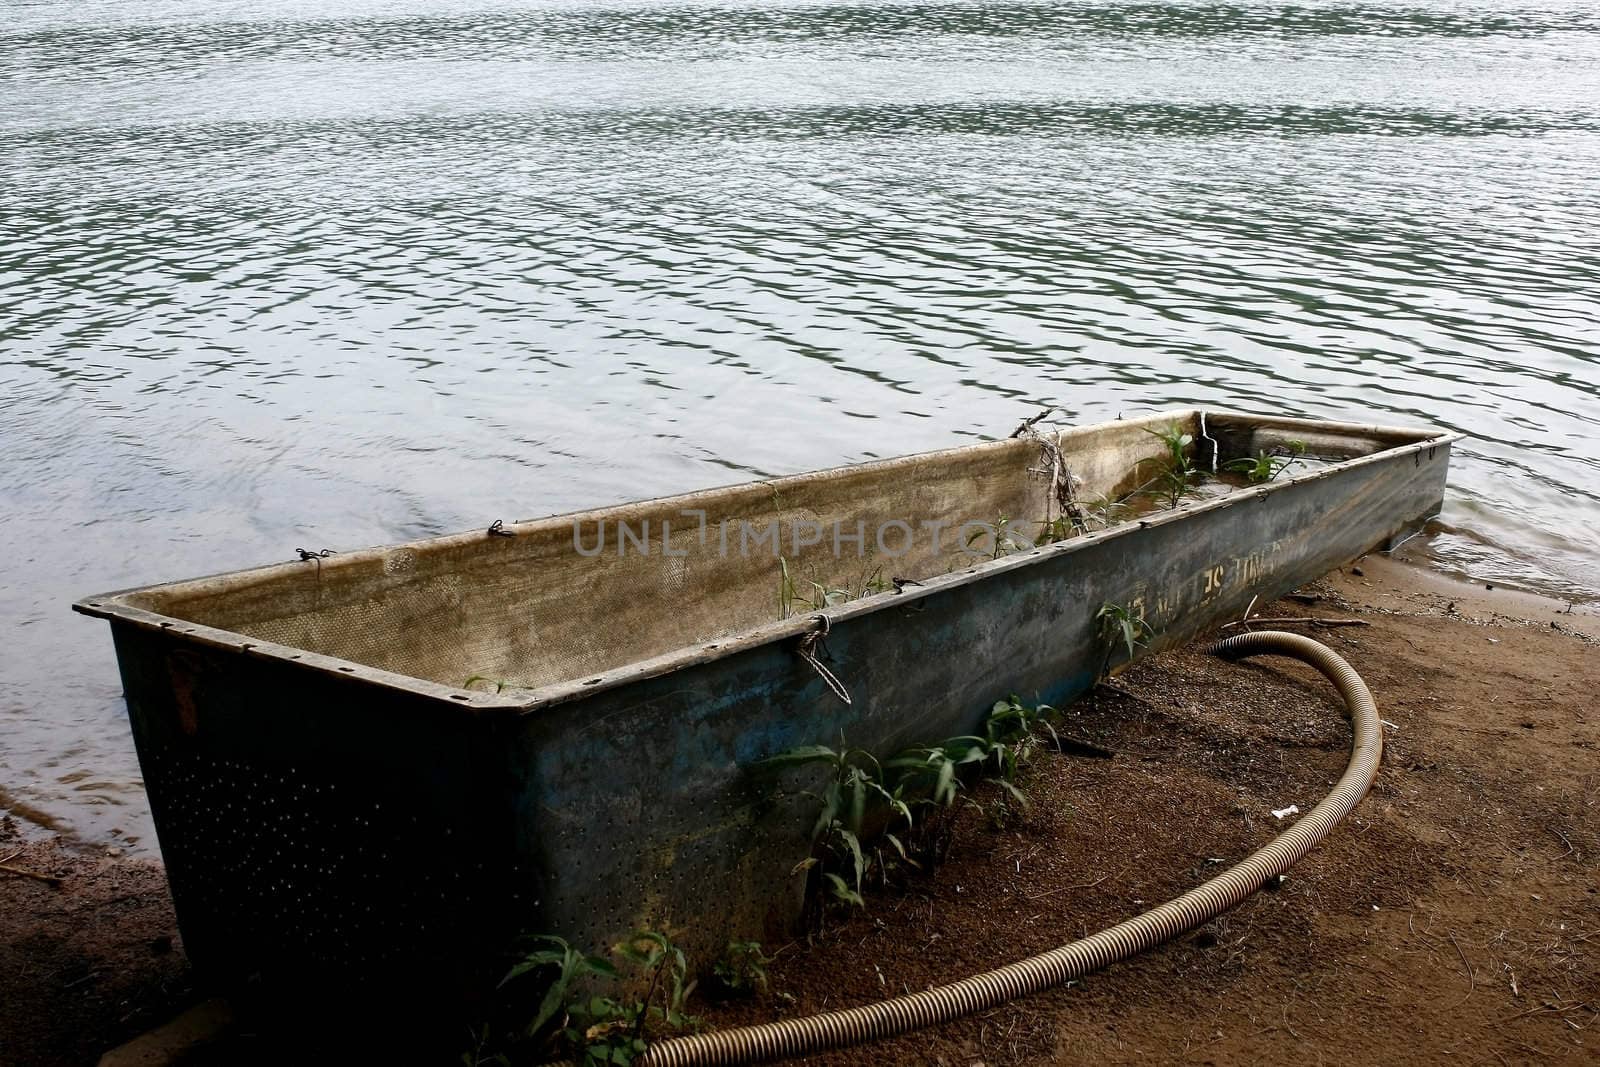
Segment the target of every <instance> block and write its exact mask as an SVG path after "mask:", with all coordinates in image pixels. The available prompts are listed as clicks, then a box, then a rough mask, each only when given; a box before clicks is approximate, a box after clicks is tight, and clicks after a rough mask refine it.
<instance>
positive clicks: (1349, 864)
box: [0, 556, 1600, 1065]
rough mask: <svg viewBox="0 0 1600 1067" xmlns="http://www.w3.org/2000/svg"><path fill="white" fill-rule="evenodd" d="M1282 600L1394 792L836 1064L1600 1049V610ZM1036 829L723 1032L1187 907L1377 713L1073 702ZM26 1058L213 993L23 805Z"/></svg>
mask: <svg viewBox="0 0 1600 1067" xmlns="http://www.w3.org/2000/svg"><path fill="white" fill-rule="evenodd" d="M1258 613H1259V614H1263V615H1271V616H1292V617H1297V618H1319V619H1347V620H1356V621H1357V622H1358V623H1360V624H1361V625H1353V626H1340V627H1324V626H1317V625H1315V624H1307V623H1301V624H1295V625H1294V626H1291V627H1287V628H1299V629H1302V630H1304V631H1305V632H1310V633H1312V634H1313V635H1314V636H1317V637H1318V638H1319V639H1321V640H1323V641H1325V642H1327V643H1328V644H1330V645H1332V646H1333V647H1334V648H1335V649H1336V650H1338V651H1339V652H1341V654H1343V655H1344V656H1345V657H1346V658H1347V659H1349V660H1350V661H1351V663H1352V664H1354V665H1355V666H1356V668H1357V669H1358V670H1360V671H1361V672H1362V674H1363V675H1364V676H1365V678H1366V679H1367V681H1368V683H1369V684H1370V685H1371V687H1372V689H1373V691H1374V693H1375V695H1376V696H1377V699H1378V702H1379V705H1380V710H1381V713H1382V714H1383V716H1384V718H1385V719H1387V720H1389V721H1390V722H1391V723H1393V724H1394V728H1393V729H1391V730H1390V731H1389V736H1388V739H1387V744H1388V749H1387V752H1386V756H1385V763H1384V769H1383V771H1382V773H1381V775H1380V778H1379V782H1378V785H1377V787H1376V789H1375V791H1374V793H1373V795H1371V796H1370V797H1369V798H1368V799H1367V801H1366V802H1365V803H1364V804H1363V806H1362V807H1361V808H1360V809H1359V810H1358V811H1357V812H1356V814H1355V815H1354V816H1353V817H1352V818H1351V819H1350V820H1349V821H1347V823H1346V824H1344V825H1342V826H1341V827H1340V828H1339V829H1338V830H1336V831H1335V832H1334V834H1333V836H1332V837H1331V838H1330V839H1329V840H1328V841H1327V842H1326V843H1325V844H1324V845H1323V846H1322V847H1321V848H1320V849H1318V850H1317V851H1316V852H1314V853H1313V854H1312V855H1311V856H1310V857H1308V858H1307V859H1306V860H1305V861H1303V862H1302V864H1301V865H1299V866H1297V867H1296V868H1295V870H1294V872H1293V874H1292V875H1291V877H1290V878H1289V880H1288V881H1287V882H1286V883H1285V885H1284V887H1283V888H1282V889H1281V890H1280V891H1279V892H1276V893H1272V894H1258V895H1257V896H1256V897H1255V898H1252V900H1251V901H1249V902H1248V903H1246V904H1245V905H1243V906H1242V907H1240V908H1239V909H1237V910H1236V911H1234V912H1233V913H1231V914H1230V915H1228V916H1226V917H1224V918H1223V919H1222V920H1219V921H1218V922H1216V923H1214V924H1212V926H1211V927H1209V928H1208V929H1207V930H1205V931H1202V932H1201V934H1200V935H1198V936H1193V937H1189V938H1186V939H1183V940H1181V941H1179V942H1177V943H1175V944H1172V945H1168V946H1165V947H1163V948H1161V949H1157V950H1155V951H1153V952H1151V953H1148V954H1146V955H1145V956H1143V957H1141V958H1140V959H1138V960H1137V961H1134V962H1133V963H1131V964H1126V965H1121V966H1118V967H1114V968H1112V969H1110V970H1108V971H1106V972H1103V973H1101V974H1097V975H1094V976H1092V977H1090V978H1089V979H1087V980H1085V981H1084V982H1082V983H1080V984H1078V985H1076V986H1074V987H1073V988H1071V989H1068V990H1064V991H1058V992H1054V993H1050V994H1047V995H1044V996H1040V997H1036V998H1033V999H1031V1000H1028V1001H1025V1002H1022V1003H1019V1004H1014V1005H1008V1006H1005V1007H1002V1008H1000V1009H998V1010H996V1011H994V1012H991V1013H989V1014H987V1015H985V1016H983V1017H981V1018H977V1019H974V1020H970V1021H967V1022H964V1023H961V1024H957V1025H952V1026H949V1027H945V1028H943V1029H941V1030H935V1031H930V1032H926V1033H922V1034H917V1035H913V1036H910V1037H907V1038H902V1039H900V1040H898V1041H896V1042H892V1043H889V1044H886V1045H881V1046H877V1047H875V1048H874V1049H873V1050H872V1051H871V1052H870V1053H867V1054H862V1053H857V1054H854V1055H839V1056H836V1057H833V1058H832V1059H831V1060H829V1061H828V1062H837V1063H846V1062H864V1061H865V1060H867V1059H870V1060H871V1061H872V1062H904V1063H946V1064H972V1063H977V1062H982V1063H986V1064H1020V1063H1037V1062H1052V1061H1054V1062H1076V1061H1080V1060H1084V1059H1094V1060H1097V1061H1098V1060H1104V1061H1109V1062H1134V1061H1139V1062H1145V1061H1150V1060H1156V1061H1162V1062H1176V1061H1179V1060H1186V1061H1187V1060H1198V1061H1200V1062H1214V1063H1242V1062H1260V1061H1289V1060H1302V1061H1306V1062H1311V1061H1317V1060H1322V1059H1328V1060H1341V1061H1346V1062H1356V1063H1373V1064H1376V1063H1380V1062H1385V1063H1386V1062H1390V1061H1392V1060H1394V1059H1395V1058H1396V1057H1397V1056H1404V1057H1405V1058H1406V1059H1407V1060H1409V1061H1412V1062H1441V1063H1443V1062H1449V1063H1497V1062H1505V1063H1511V1062H1530V1061H1536V1060H1537V1061H1543V1060H1549V1061H1552V1062H1573V1063H1576V1062H1580V1061H1582V1062H1593V1059H1594V1057H1595V1056H1596V1054H1597V1053H1596V1050H1595V1048H1594V1041H1593V1037H1592V1035H1593V1033H1594V1031H1593V1030H1591V1029H1590V1026H1591V1024H1592V1023H1595V1022H1597V1021H1600V1020H1597V1019H1596V1015H1597V1013H1600V899H1597V896H1596V894H1597V893H1600V809H1597V800H1596V794H1595V789H1594V787H1595V785H1596V779H1597V776H1600V715H1597V714H1596V712H1595V710H1594V709H1595V699H1594V695H1595V693H1596V692H1600V647H1597V644H1596V642H1597V640H1600V615H1597V613H1596V612H1595V611H1594V609H1592V608H1585V607H1584V606H1581V605H1579V606H1572V607H1569V606H1568V605H1565V604H1561V603H1557V602H1552V601H1548V600H1545V599H1543V598H1538V597H1532V596H1527V595H1524V594H1518V593H1513V592H1510V591H1507V590H1499V589H1488V588H1484V587H1483V586H1481V585H1468V584H1463V583H1458V582H1455V581H1452V580H1449V579H1446V578H1443V577H1441V576H1438V575H1436V574H1433V573H1431V572H1426V571H1422V570H1419V569H1417V568H1414V567H1410V566H1407V565H1406V564H1405V563H1404V562H1403V561H1400V560H1395V559H1388V558H1382V557H1376V556H1375V557H1369V558H1368V559H1365V560H1363V561H1361V562H1360V564H1359V565H1357V566H1356V567H1353V568H1347V569H1346V570H1345V571H1343V572H1340V573H1338V574H1334V575H1330V576H1328V577H1327V578H1325V579H1324V580H1322V581H1321V582H1318V583H1315V584H1314V585H1313V586H1311V587H1308V588H1307V589H1306V590H1303V591H1302V592H1301V594H1299V595H1297V596H1296V597H1294V598H1289V599H1285V600H1284V601H1281V602H1279V603H1278V604H1276V605H1270V606H1267V607H1264V608H1259V609H1258ZM1069 721H1070V723H1071V726H1072V729H1073V731H1074V732H1075V733H1077V734H1079V735H1081V736H1082V737H1085V738H1088V739H1092V740H1093V741H1094V742H1095V743H1096V744H1099V745H1101V746H1103V747H1104V748H1106V749H1109V750H1111V751H1113V752H1114V753H1116V755H1115V757H1114V758H1112V759H1109V760H1089V759H1083V758H1075V757H1069V756H1057V755H1052V756H1049V757H1046V758H1044V759H1043V760H1041V761H1040V762H1039V763H1038V764H1037V765H1036V766H1035V768H1034V770H1033V772H1032V777H1033V780H1032V782H1031V783H1030V787H1029V788H1030V796H1031V797H1032V798H1033V808H1032V811H1031V814H1030V815H1029V816H1028V817H1027V818H1026V819H1025V820H1024V821H1023V822H1022V823H1021V824H1020V825H1010V826H1007V827H1005V828H1004V829H996V828H995V827H993V826H992V825H989V824H987V823H986V822H985V821H984V820H983V819H982V818H981V817H980V816H979V815H977V814H976V813H972V814H971V815H969V816H964V817H963V818H962V819H961V820H959V821H958V822H957V825H956V829H955V833H954V845H953V848H952V850H951V854H950V857H949V859H948V860H947V861H946V862H945V863H944V864H943V865H942V866H940V867H939V868H938V869H937V870H936V871H934V872H932V873H930V874H928V875H926V876H925V877H922V878H919V879H917V880H914V881H913V882H912V883H911V884H910V885H908V886H907V887H905V888H904V889H903V890H892V891H891V890H884V891H881V892H880V893H879V894H878V895H876V896H875V897H873V898H872V899H871V901H870V907H869V909H868V911H867V912H865V913H863V914H860V915H857V916H855V917H853V918H850V919H848V920H845V921H841V922H838V923H836V924H834V925H831V926H830V927H828V929H827V931H826V932H825V933H823V934H822V935H821V936H819V937H817V938H814V939H813V943H812V944H811V945H810V946H803V945H798V944H797V945H794V946H792V947H788V948H787V949H786V950H785V951H783V952H782V953H781V954H780V956H779V961H778V962H777V963H776V964H775V965H774V966H773V969H772V991H771V993H770V994H769V995H767V996H765V997H762V998H759V999H757V1000H756V1001H753V1002H749V1003H745V1004H741V1005H736V1006H733V1007H722V1008H717V1009H709V1008H705V1007H704V1006H701V1007H700V1008H698V1009H697V1010H700V1011H701V1012H702V1014H704V1015H706V1017H707V1018H708V1020H709V1021H710V1022H712V1023H713V1024H716V1025H732V1024H736V1023H739V1022H744V1021H752V1020H764V1019H771V1018H774V1017H778V1016H788V1015H795V1014H801V1013H805V1012H808V1011H812V1010H818V1009H821V1008H824V1007H827V1008H835V1007H840V1006H844V1005H846V1004H849V1003H856V1002H861V1001H866V1000H870V999H875V998H878V997H881V996H883V995H885V994H886V993H894V992H900V991H902V990H903V989H916V988H921V987H924V986H926V985H928V984H930V983H936V982H943V981H948V980H952V979H955V978H959V977H962V976H964V975H966V974H968V973H971V972H973V971H975V970H979V969H983V968H987V967H990V966H994V965H996V964H999V963H1002V962H1007V961H1009V960H1011V959H1015V958H1018V957H1021V956H1023V955H1027V954H1029V953H1032V952H1036V951H1040V950H1042V949H1045V948H1049V947H1053V946H1055V945H1057V944H1060V943H1062V942H1064V941H1067V940H1070V939H1072V938H1074V937H1077V936H1080V935H1081V934H1083V933H1084V932H1086V931H1091V930H1094V929H1098V928H1100V927H1102V926H1105V925H1108V924H1110V923H1112V922H1115V921H1117V920H1118V919H1120V918H1123V917H1126V916H1127V915H1129V914H1133V913H1135V912H1137V911H1139V910H1142V908H1143V907H1145V906H1148V905H1150V904H1153V903H1156V902H1158V901H1161V900H1164V899H1167V898H1168V897H1170V896H1174V895H1176V894H1177V893H1179V892H1181V891H1182V890H1183V889H1185V888H1188V887H1189V886H1191V885H1193V884H1194V883H1195V882H1197V881H1200V880H1203V879H1204V878H1205V877H1207V876H1208V875H1209V873H1211V872H1214V871H1215V870H1217V869H1219V867H1218V863H1219V862H1221V861H1224V860H1226V861H1231V860H1233V859H1237V858H1239V857H1240V856H1242V855H1243V854H1245V853H1246V852H1248V851H1249V850H1250V849H1251V848H1252V847H1254V846H1255V845H1257V844H1259V843H1260V842H1262V841H1264V840H1266V839H1267V838H1268V837H1269V836H1271V834H1272V833H1273V832H1274V829H1275V827H1276V825H1277V824H1276V822H1275V820H1274V819H1273V817H1272V815H1271V814H1270V812H1271V810H1272V809H1274V808H1282V807H1285V806H1287V805H1289V804H1291V803H1294V804H1298V805H1299V806H1300V807H1301V808H1302V810H1304V809H1307V808H1309V807H1310V806H1311V805H1312V804H1314V803H1315V802H1316V801H1317V799H1319V798H1320V796H1321V795H1322V794H1323V792H1325V791H1326V789H1327V786H1328V782H1329V781H1330V779H1331V778H1332V777H1333V776H1335V775H1336V774H1337V773H1338V772H1339V770H1340V769H1342V766H1343V761H1344V758H1345V752H1346V746H1347V732H1346V730H1347V728H1346V726H1345V725H1344V723H1343V721H1342V719H1341V718H1340V716H1339V715H1338V711H1337V706H1336V703H1335V701H1334V699H1333V697H1332V696H1331V692H1330V691H1329V690H1328V688H1327V687H1326V685H1325V684H1324V683H1322V682H1321V681H1320V679H1318V678H1316V676H1315V675H1313V674H1311V673H1310V672H1308V671H1306V670H1304V669H1302V668H1300V667H1299V666H1298V665H1291V664H1283V663H1276V662H1267V663H1262V664H1255V665H1232V664H1224V663H1221V662H1219V661H1216V660H1213V659H1210V658H1208V657H1205V656H1204V655H1202V654H1200V653H1199V652H1198V651H1196V650H1195V649H1193V648H1191V649H1183V650H1178V651H1175V652H1171V653H1167V654H1163V655H1161V656H1158V657H1155V658H1153V659H1152V660H1150V661H1149V662H1147V663H1145V664H1143V665H1141V666H1139V667H1137V668H1135V669H1133V670H1131V671H1129V672H1127V673H1126V674H1124V675H1122V676H1121V677H1119V678H1118V679H1116V680H1115V681H1114V682H1113V683H1111V684H1110V685H1109V686H1106V687H1102V689H1100V690H1098V691H1097V692H1096V694H1095V695H1093V696H1092V697H1090V698H1086V699H1085V700H1083V701H1080V702H1079V703H1078V704H1077V705H1074V707H1073V708H1072V709H1071V711H1070V712H1069ZM0 857H9V858H6V859H5V862H6V863H7V864H8V865H10V866H12V867H17V868H22V869H25V870H29V871H32V872H34V873H35V874H43V875H49V876H52V877H55V878H59V879H60V882H59V884H55V883H52V882H49V881H45V880H42V879H39V878H35V877H30V876H28V875H24V874H16V873H0V1004H4V1005H5V1010H4V1012H3V1013H0V1063H3V1064H13V1063H16V1064H21V1063H29V1064H44V1065H50V1064H88V1063H93V1062H94V1061H95V1059H96V1057H97V1056H98V1054H99V1053H100V1052H102V1051H104V1050H106V1049H108V1048H111V1047H112V1046H114V1045H116V1044H118V1043H120V1042H122V1041H124V1040H126V1039H128V1038H129V1037H131V1036H133V1035H135V1034H137V1033H139V1032H141V1031H143V1030H145V1029H148V1028H149V1027H150V1026H151V1025H153V1024H156V1023H159V1022H161V1021H162V1020H164V1019H165V1018H167V1017H170V1016H172V1015H174V1014H176V1013H177V1012H178V1011H180V1010H181V1009H182V1008H184V1007H185V1006H187V1005H188V1004H191V1003H193V1002H194V1001H195V1000H196V999H198V997H199V996H200V995H201V992H200V991H198V990H196V989H195V988H194V984H193V982H192V979H191V976H190V973H189V970H188V967H187V964H186V961H185V960H184V957H183V951H182V943H181V940H180V939H179V938H178V936H177V929H176V924H175V922H174V920H173V916H172V911H171V903H170V901H169V899H168V896H167V893H166V887H165V882H164V878H163V876H162V872H161V868H160V866H159V865H158V864H156V863H153V862H150V861H145V860H130V859H126V858H122V857H120V856H118V855H116V854H115V850H114V849H108V848H107V847H106V846H103V845H102V846H98V847H91V846H88V845H85V844H82V843H74V842H70V841H66V840H62V839H54V838H50V837H47V836H43V835H40V834H37V833H27V832H25V828H24V827H23V826H21V825H20V824H18V823H16V822H15V821H12V820H6V821H4V822H0Z"/></svg>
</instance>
